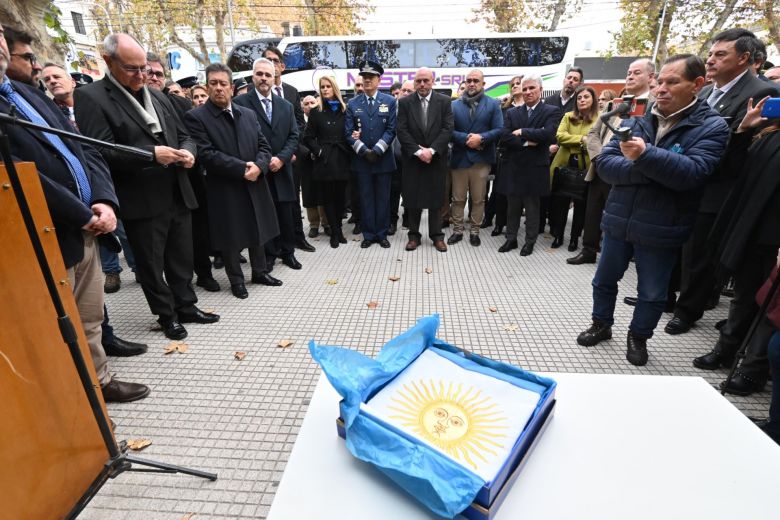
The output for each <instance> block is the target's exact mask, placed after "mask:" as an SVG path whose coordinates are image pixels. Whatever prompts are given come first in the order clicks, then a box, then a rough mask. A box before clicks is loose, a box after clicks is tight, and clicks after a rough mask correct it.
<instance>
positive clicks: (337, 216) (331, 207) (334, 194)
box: [317, 181, 347, 237]
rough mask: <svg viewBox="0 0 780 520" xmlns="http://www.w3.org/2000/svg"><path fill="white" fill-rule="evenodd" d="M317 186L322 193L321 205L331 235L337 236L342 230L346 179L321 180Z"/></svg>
mask: <svg viewBox="0 0 780 520" xmlns="http://www.w3.org/2000/svg"><path fill="white" fill-rule="evenodd" d="M317 186H318V187H319V189H320V191H321V193H322V205H323V206H324V207H325V216H326V217H328V224H330V232H331V235H332V236H336V237H337V236H339V233H341V232H342V231H341V220H342V218H343V217H344V207H345V204H346V195H347V193H346V192H347V181H321V182H319V183H317Z"/></svg>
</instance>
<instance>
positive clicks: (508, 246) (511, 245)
mask: <svg viewBox="0 0 780 520" xmlns="http://www.w3.org/2000/svg"><path fill="white" fill-rule="evenodd" d="M512 249H517V240H507V241H506V242H504V244H503V245H502V246H501V247H499V248H498V252H499V253H506V252H507V251H511V250H512Z"/></svg>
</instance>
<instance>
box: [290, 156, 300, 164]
mask: <svg viewBox="0 0 780 520" xmlns="http://www.w3.org/2000/svg"><path fill="white" fill-rule="evenodd" d="M297 160H298V158H297V157H296V156H295V154H293V156H292V159H290V163H291V164H292V163H294V162H295V161H297Z"/></svg>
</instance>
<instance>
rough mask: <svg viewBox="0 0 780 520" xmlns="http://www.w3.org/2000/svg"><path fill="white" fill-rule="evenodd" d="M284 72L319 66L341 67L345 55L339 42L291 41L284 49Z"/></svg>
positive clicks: (344, 65)
mask: <svg viewBox="0 0 780 520" xmlns="http://www.w3.org/2000/svg"><path fill="white" fill-rule="evenodd" d="M284 64H285V67H286V69H287V70H286V71H285V72H294V71H298V70H311V69H316V68H320V67H325V68H331V69H343V68H346V66H347V56H346V54H345V53H344V45H343V44H342V43H341V42H324V41H323V42H301V43H291V44H289V45H288V46H287V47H286V48H285V49H284Z"/></svg>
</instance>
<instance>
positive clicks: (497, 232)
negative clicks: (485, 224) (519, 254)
mask: <svg viewBox="0 0 780 520" xmlns="http://www.w3.org/2000/svg"><path fill="white" fill-rule="evenodd" d="M503 232H504V226H496V227H494V228H493V231H491V232H490V236H491V237H497V236H499V235H501V233H503Z"/></svg>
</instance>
